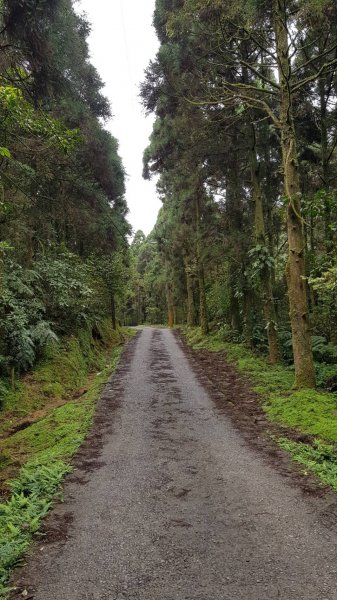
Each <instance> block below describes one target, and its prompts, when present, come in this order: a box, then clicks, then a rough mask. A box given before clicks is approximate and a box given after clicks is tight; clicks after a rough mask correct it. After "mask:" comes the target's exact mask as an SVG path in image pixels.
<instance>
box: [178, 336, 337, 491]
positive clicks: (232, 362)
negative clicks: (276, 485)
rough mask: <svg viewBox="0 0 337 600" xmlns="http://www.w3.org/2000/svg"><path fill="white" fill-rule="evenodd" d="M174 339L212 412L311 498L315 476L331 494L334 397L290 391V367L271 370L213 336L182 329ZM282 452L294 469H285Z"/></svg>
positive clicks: (335, 483)
mask: <svg viewBox="0 0 337 600" xmlns="http://www.w3.org/2000/svg"><path fill="white" fill-rule="evenodd" d="M182 333H183V334H184V335H182ZM176 335H177V336H178V338H179V340H180V343H181V344H182V345H183V346H184V349H185V351H186V352H187V354H188V355H189V356H190V358H191V359H192V361H193V362H194V365H195V368H196V371H197V373H198V376H199V377H200V378H201V379H202V382H203V384H204V385H208V386H210V387H211V388H212V390H213V393H212V396H213V398H216V403H217V409H218V410H219V411H220V412H224V413H226V414H229V415H230V417H231V419H232V421H233V422H234V424H235V425H236V427H237V428H238V429H239V430H240V431H241V432H242V434H243V435H244V437H245V439H246V440H247V441H248V442H249V444H250V445H252V446H254V447H255V448H257V449H259V450H262V451H263V452H264V453H265V455H266V456H267V457H268V460H270V461H271V462H272V463H273V465H274V466H276V467H277V469H278V470H281V471H282V473H283V474H284V475H286V476H288V477H289V478H291V479H294V478H295V480H299V481H300V484H301V487H302V489H304V491H307V492H308V493H317V491H318V486H317V479H316V477H318V478H319V480H320V482H321V483H320V486H321V489H322V490H323V488H324V487H325V486H326V485H329V486H331V487H332V488H333V489H334V490H335V491H337V395H336V394H333V393H328V392H324V391H319V390H317V391H314V390H301V391H294V390H293V389H292V384H293V371H292V369H291V367H287V366H284V365H278V366H272V365H270V364H268V362H267V360H266V359H264V358H261V357H259V356H256V355H254V354H253V353H252V352H251V351H250V350H248V349H247V348H245V347H244V346H243V345H240V344H233V343H228V342H225V341H223V339H222V338H221V335H219V334H213V335H212V334H211V335H209V336H207V337H203V336H202V335H201V333H200V330H199V329H187V328H183V329H182V330H181V331H177V332H176ZM216 392H218V393H216ZM284 450H286V451H287V453H290V454H291V455H292V458H293V459H294V460H295V462H296V463H297V465H298V468H297V469H294V468H293V466H289V461H288V460H287V458H286V457H285V454H284V452H283V451H284ZM312 475H315V476H316V477H313V476H312Z"/></svg>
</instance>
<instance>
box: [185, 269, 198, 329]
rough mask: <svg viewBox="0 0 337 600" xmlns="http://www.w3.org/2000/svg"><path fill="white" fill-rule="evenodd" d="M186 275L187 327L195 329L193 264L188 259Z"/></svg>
mask: <svg viewBox="0 0 337 600" xmlns="http://www.w3.org/2000/svg"><path fill="white" fill-rule="evenodd" d="M184 264H185V274H186V288H187V325H188V326H189V327H193V325H195V313H196V311H195V306H194V294H193V276H192V271H191V264H190V261H189V259H188V258H187V257H185V258H184Z"/></svg>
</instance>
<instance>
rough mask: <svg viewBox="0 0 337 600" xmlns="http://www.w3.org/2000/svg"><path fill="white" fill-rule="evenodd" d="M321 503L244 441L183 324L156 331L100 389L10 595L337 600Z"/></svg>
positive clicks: (39, 598) (332, 531)
mask: <svg viewBox="0 0 337 600" xmlns="http://www.w3.org/2000/svg"><path fill="white" fill-rule="evenodd" d="M336 504H337V503H336ZM325 508H326V500H324V498H315V497H309V498H305V497H304V496H303V494H302V492H301V490H300V488H297V487H295V486H291V485H290V484H289V483H288V482H287V481H286V479H285V478H284V477H282V476H281V475H280V474H279V473H277V472H276V471H275V470H274V469H273V468H272V467H271V466H270V465H268V464H267V463H266V462H265V461H264V460H263V458H262V457H261V456H260V454H259V453H257V452H255V451H254V450H252V449H251V448H249V447H248V446H247V445H246V444H245V442H244V441H243V438H242V437H241V436H240V434H239V433H238V432H237V431H236V430H235V429H234V428H233V426H232V425H231V423H230V421H229V419H228V418H227V417H226V416H225V415H223V414H220V413H219V412H218V410H217V408H216V405H215V404H214V403H213V402H212V399H211V397H210V392H208V391H206V389H205V388H204V387H203V386H202V384H201V383H200V382H199V381H198V379H197V378H196V376H195V374H194V372H193V369H192V367H191V365H190V363H189V361H188V359H187V358H186V356H185V355H184V353H183V350H182V348H181V346H180V345H179V344H178V343H177V341H176V339H175V337H174V335H173V333H172V332H171V331H170V330H164V329H147V328H146V329H144V330H143V331H141V332H139V333H138V335H137V336H136V337H135V338H133V339H132V340H131V341H130V342H129V345H128V347H127V349H126V351H125V353H124V356H123V358H122V361H121V363H120V366H119V369H118V371H117V373H116V375H115V376H114V377H113V378H112V380H111V382H110V383H108V385H107V387H106V388H105V390H104V392H103V395H102V399H101V401H100V404H99V406H98V410H97V418H96V423H95V425H94V428H93V432H92V434H91V436H90V437H89V440H88V442H87V445H86V447H85V448H84V449H83V451H82V456H81V455H80V457H79V459H78V468H77V470H76V471H75V473H74V474H73V475H72V476H70V478H69V479H68V481H67V483H66V486H65V501H64V503H63V504H60V505H58V506H57V507H56V508H55V509H54V511H53V512H52V514H51V516H50V517H49V518H48V519H47V525H46V532H47V538H46V541H42V542H39V544H36V545H35V548H34V549H33V551H32V553H31V555H30V557H29V558H28V562H27V566H25V567H24V568H23V569H22V570H21V571H19V572H18V573H17V584H18V592H17V595H16V596H14V597H22V596H21V593H22V591H23V590H26V591H27V592H28V595H27V593H26V594H25V596H26V598H34V599H35V600H54V599H55V598H57V599H58V600H122V599H129V600H159V599H160V600H187V599H189V600H237V599H240V600H273V599H283V600H292V599H294V600H295V599H296V600H309V599H310V600H335V599H337V561H336V525H335V526H333V524H331V523H328V525H327V524H325V523H324V518H323V517H324V509H325Z"/></svg>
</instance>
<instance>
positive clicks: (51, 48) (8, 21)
mask: <svg viewBox="0 0 337 600" xmlns="http://www.w3.org/2000/svg"><path fill="white" fill-rule="evenodd" d="M1 20H2V23H1V63H0V71H1V86H0V95H1V98H0V109H1V111H2V115H1V122H2V128H1V135H2V140H1V147H0V154H1V166H0V170H1V172H0V176H1V206H0V231H1V242H0V253H1V256H0V278H1V301H0V330H1V345H0V370H1V374H2V376H3V377H4V378H11V379H12V382H13V381H15V378H16V376H17V375H18V374H20V373H24V372H25V371H27V370H29V369H31V368H32V367H33V366H34V365H35V364H36V362H37V361H39V359H40V358H41V357H42V356H43V353H44V349H45V348H46V347H47V346H48V344H49V343H52V342H53V341H54V342H55V343H57V341H58V340H59V339H60V338H61V339H62V337H63V336H64V335H69V334H71V333H72V332H76V331H78V330H80V329H81V328H88V329H89V330H90V331H91V333H92V335H93V336H94V337H95V336H96V337H97V336H98V337H99V335H100V334H99V329H100V323H101V322H102V321H103V320H104V319H106V318H110V319H111V322H112V325H113V327H114V328H116V327H117V326H118V323H120V324H125V325H136V324H142V323H152V324H153V323H168V324H169V326H173V325H174V324H184V323H186V324H187V325H190V326H193V325H199V326H200V327H201V330H202V332H203V333H204V334H207V332H208V331H209V329H217V330H218V331H222V332H223V335H224V337H227V338H228V339H230V340H232V341H243V342H244V343H245V344H246V345H248V346H249V347H250V348H252V349H255V350H257V351H258V352H262V353H265V354H268V356H269V360H270V362H271V363H278V362H280V361H286V362H288V363H292V362H294V365H295V376H296V385H297V386H298V387H314V386H315V385H316V375H315V362H317V361H321V362H322V361H323V362H325V363H327V364H330V365H334V364H335V363H336V361H337V309H336V290H337V262H336V261H337V253H336V237H337V195H336V177H337V129H336V125H337V113H336V91H337V90H336V86H337V78H336V69H337V6H336V5H335V3H334V2H332V1H329V0H319V1H317V0H309V1H305V2H304V1H301V0H293V1H289V2H283V1H281V0H273V1H268V2H267V1H263V0H261V1H260V0H259V1H258V2H257V1H253V0H252V1H249V2H247V1H245V0H242V1H235V2H232V1H231V0H226V1H225V2H218V1H217V0H208V1H207V2H205V1H204V0H184V1H183V0H157V2H156V7H155V13H154V26H155V30H156V33H157V36H158V38H159V40H160V49H159V52H158V54H157V56H156V57H154V58H153V60H152V61H151V62H150V64H149V66H148V68H147V70H146V73H145V78H144V81H143V83H142V84H141V92H140V95H141V101H142V103H143V106H144V110H145V111H146V112H147V113H148V114H152V115H154V116H155V122H154V127H153V132H152V135H151V138H150V141H149V145H148V147H147V148H146V150H145V153H144V177H145V178H151V177H153V176H158V184H157V187H158V193H159V195H160V197H161V199H162V203H163V206H162V209H161V210H160V213H159V216H158V220H157V223H156V225H155V228H154V230H153V231H152V232H151V234H150V235H149V236H148V237H146V236H145V235H144V234H143V233H142V232H141V231H138V232H136V234H135V235H134V236H133V240H132V242H131V243H130V241H129V240H130V239H131V238H130V235H131V233H132V232H131V227H130V225H129V223H128V221H127V205H126V200H125V177H126V174H125V172H124V168H123V164H122V161H121V158H120V156H119V154H118V141H117V140H116V139H115V138H114V137H113V136H112V135H111V134H110V133H109V132H108V131H107V129H106V128H105V124H106V123H107V122H108V120H109V119H110V117H111V108H110V106H109V102H108V100H107V99H106V97H105V96H104V94H103V91H102V89H103V83H102V81H101V79H100V77H99V74H98V73H97V71H96V70H95V68H94V67H93V65H92V64H91V63H90V59H89V51H88V43H87V38H88V34H89V32H90V25H89V23H88V22H87V20H86V18H85V16H83V15H79V14H78V13H77V12H76V11H75V10H74V6H73V3H72V1H71V0H53V1H52V2H50V1H43V0H27V1H25V2H21V1H20V0H10V1H9V0H4V1H3V5H2V12H1ZM140 201H141V202H144V204H146V198H144V199H140ZM328 373H329V377H325V380H327V379H331V376H332V375H333V373H334V372H333V371H332V370H331V369H329V370H328ZM321 379H322V377H320V378H319V383H322V381H321ZM323 383H324V382H323Z"/></svg>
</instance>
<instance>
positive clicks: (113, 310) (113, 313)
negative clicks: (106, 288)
mask: <svg viewBox="0 0 337 600" xmlns="http://www.w3.org/2000/svg"><path fill="white" fill-rule="evenodd" d="M110 308H111V323H112V329H117V324H116V302H115V294H113V293H111V294H110Z"/></svg>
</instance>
